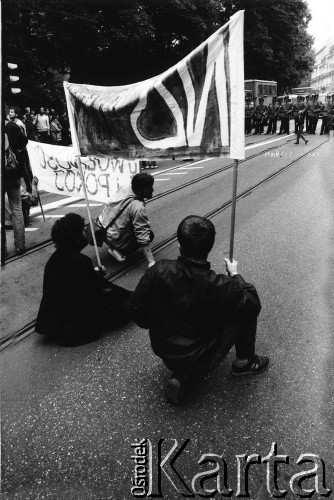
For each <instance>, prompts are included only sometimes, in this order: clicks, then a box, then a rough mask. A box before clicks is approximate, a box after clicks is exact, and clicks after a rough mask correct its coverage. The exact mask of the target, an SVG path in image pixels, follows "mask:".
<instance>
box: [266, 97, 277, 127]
mask: <svg viewBox="0 0 334 500" xmlns="http://www.w3.org/2000/svg"><path fill="white" fill-rule="evenodd" d="M278 112H279V104H278V102H277V100H276V97H275V96H274V97H273V98H272V102H271V104H269V106H268V109H267V117H268V128H267V134H270V133H271V134H276V127H277V116H278Z"/></svg>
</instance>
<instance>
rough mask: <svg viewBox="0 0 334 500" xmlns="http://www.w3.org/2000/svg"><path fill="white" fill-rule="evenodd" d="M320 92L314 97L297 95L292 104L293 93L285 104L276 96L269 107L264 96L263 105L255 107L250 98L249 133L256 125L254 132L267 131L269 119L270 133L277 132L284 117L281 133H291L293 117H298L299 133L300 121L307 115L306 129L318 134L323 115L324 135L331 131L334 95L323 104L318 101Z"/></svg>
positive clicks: (308, 131) (285, 99) (322, 129)
mask: <svg viewBox="0 0 334 500" xmlns="http://www.w3.org/2000/svg"><path fill="white" fill-rule="evenodd" d="M318 97H319V96H318V94H312V96H308V95H307V96H306V97H305V98H304V97H303V96H298V97H297V102H296V103H295V104H292V103H291V102H290V101H289V96H288V95H286V96H285V97H284V100H283V102H282V104H279V103H278V102H277V99H276V97H273V98H272V103H271V104H269V105H268V106H266V105H265V104H264V99H263V98H262V97H260V99H259V104H258V105H257V106H256V107H255V109H254V107H253V106H252V105H251V102H250V99H249V98H246V103H245V132H246V134H250V133H251V132H252V128H253V126H254V127H255V131H254V133H253V135H254V134H262V133H263V132H264V122H265V120H267V121H268V129H267V132H266V133H267V134H270V133H271V134H275V133H276V127H277V120H281V126H280V131H279V134H284V133H286V134H289V133H290V118H291V116H293V118H294V119H295V133H297V130H298V125H299V124H300V121H301V120H303V121H304V118H306V132H307V133H309V134H315V130H316V128H317V122H318V119H319V115H320V114H321V115H322V126H321V131H320V135H322V134H324V133H329V130H330V127H331V124H332V123H333V118H334V94H333V95H332V96H330V95H329V94H328V95H327V97H326V102H325V103H321V102H320V101H319V100H318Z"/></svg>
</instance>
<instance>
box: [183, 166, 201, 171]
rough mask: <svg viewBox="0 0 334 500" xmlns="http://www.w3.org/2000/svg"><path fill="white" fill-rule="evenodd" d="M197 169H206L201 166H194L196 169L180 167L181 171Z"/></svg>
mask: <svg viewBox="0 0 334 500" xmlns="http://www.w3.org/2000/svg"><path fill="white" fill-rule="evenodd" d="M197 168H204V167H201V166H200V165H199V166H198V167H197V166H194V167H180V170H195V169H197Z"/></svg>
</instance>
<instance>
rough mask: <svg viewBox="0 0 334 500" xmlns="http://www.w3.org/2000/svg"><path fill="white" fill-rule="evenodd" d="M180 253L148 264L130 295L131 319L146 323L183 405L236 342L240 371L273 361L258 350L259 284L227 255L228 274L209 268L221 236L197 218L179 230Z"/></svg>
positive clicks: (171, 389) (170, 389) (171, 393)
mask: <svg viewBox="0 0 334 500" xmlns="http://www.w3.org/2000/svg"><path fill="white" fill-rule="evenodd" d="M177 238H178V242H179V248H180V254H181V255H180V257H179V258H178V259H177V260H160V261H159V262H158V263H157V264H155V265H154V266H153V267H151V268H149V269H147V271H146V272H145V274H144V276H143V277H142V278H141V280H140V282H139V284H138V285H137V287H136V289H135V291H134V293H133V295H132V297H131V299H130V305H129V310H130V317H131V319H132V320H133V321H134V322H135V323H137V325H138V326H140V327H141V328H148V329H149V333H150V339H151V345H152V349H153V351H154V353H155V354H156V355H157V356H159V357H160V358H161V359H162V360H163V362H164V363H165V365H166V366H167V368H169V369H170V370H171V371H172V372H173V374H172V376H171V378H170V379H169V381H168V383H167V387H166V396H167V398H168V399H169V400H170V401H171V402H172V403H174V404H180V403H181V402H182V399H183V398H184V396H186V392H187V388H188V386H189V384H190V383H193V381H194V378H195V377H204V376H205V374H207V373H208V372H210V371H212V370H213V369H215V368H216V367H217V366H218V365H219V364H220V363H221V361H222V360H223V359H224V357H225V356H226V355H227V353H228V352H229V351H230V349H231V348H232V346H233V345H235V348H236V359H235V361H234V362H233V364H232V368H231V373H232V375H234V376H242V375H255V374H257V373H260V372H262V371H263V370H265V369H266V368H267V366H268V363H269V359H268V358H267V357H260V356H257V355H256V354H255V337H256V327H257V316H258V314H259V312H260V309H261V304H260V300H259V297H258V294H257V292H256V289H255V287H254V285H251V284H250V283H246V282H245V280H244V279H243V278H242V277H241V275H240V274H239V273H238V263H237V262H236V261H235V260H233V261H232V262H231V261H230V260H229V259H224V260H225V263H224V264H225V265H226V267H227V271H228V276H226V275H225V274H216V273H215V272H214V271H213V270H211V269H210V263H209V262H208V260H207V258H208V255H209V253H210V251H211V249H212V247H213V244H214V240H215V227H214V225H213V224H212V222H211V221H209V220H208V219H205V218H203V217H198V216H196V215H190V216H188V217H186V218H185V219H183V221H182V222H181V223H180V225H179V227H178V230H177Z"/></svg>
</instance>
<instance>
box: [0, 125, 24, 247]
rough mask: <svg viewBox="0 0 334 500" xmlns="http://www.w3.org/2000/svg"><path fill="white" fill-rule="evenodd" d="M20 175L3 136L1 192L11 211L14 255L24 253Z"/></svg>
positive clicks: (16, 163) (6, 138) (6, 140)
mask: <svg viewBox="0 0 334 500" xmlns="http://www.w3.org/2000/svg"><path fill="white" fill-rule="evenodd" d="M21 177H22V173H21V170H20V165H19V164H18V162H17V160H16V158H15V155H14V153H13V151H12V149H11V148H10V145H9V140H8V137H7V134H5V155H4V163H3V184H2V186H3V192H2V196H4V195H5V193H7V197H8V202H9V207H10V211H11V218H12V224H13V229H14V245H15V252H16V255H21V254H23V253H24V252H25V250H26V248H25V228H24V219H23V212H22V199H21V189H20V187H21V182H20V178H21ZM5 255H6V256H7V255H8V254H7V241H6V233H5Z"/></svg>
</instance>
